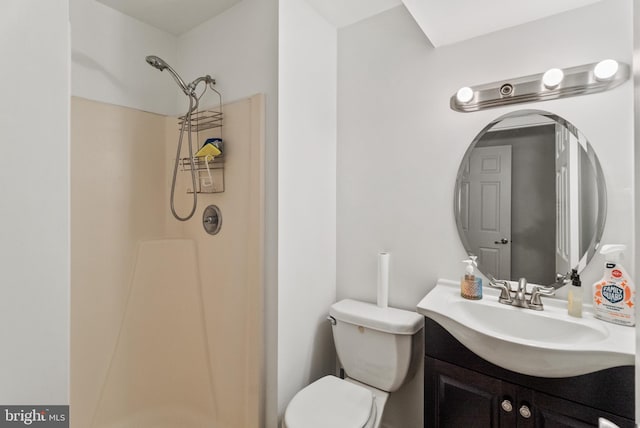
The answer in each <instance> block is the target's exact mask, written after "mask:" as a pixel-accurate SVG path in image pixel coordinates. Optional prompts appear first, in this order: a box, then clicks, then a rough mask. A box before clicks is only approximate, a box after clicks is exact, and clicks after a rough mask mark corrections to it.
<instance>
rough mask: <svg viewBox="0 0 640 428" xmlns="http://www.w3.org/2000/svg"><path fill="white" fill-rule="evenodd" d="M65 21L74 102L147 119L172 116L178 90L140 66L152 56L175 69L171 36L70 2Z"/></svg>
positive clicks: (90, 0) (90, 2)
mask: <svg viewBox="0 0 640 428" xmlns="http://www.w3.org/2000/svg"><path fill="white" fill-rule="evenodd" d="M70 18H71V37H72V43H71V45H72V46H71V58H72V73H71V93H72V94H73V95H74V96H77V97H82V98H88V99H91V100H95V101H102V102H105V103H109V104H116V105H121V106H125V107H132V108H137V109H140V110H144V111H149V112H153V113H160V114H173V113H174V112H175V111H176V105H175V94H177V93H179V91H180V90H179V89H178V86H177V85H176V84H175V83H174V82H173V79H172V78H171V77H170V76H169V73H168V72H166V71H165V72H162V73H161V72H160V71H158V70H156V69H154V68H152V67H151V66H149V65H148V64H147V63H146V62H145V60H144V59H145V57H146V56H147V55H157V56H159V57H161V58H162V59H164V60H165V61H167V62H168V63H169V65H171V66H172V67H173V68H176V64H175V62H176V50H177V39H176V37H175V36H173V35H171V34H169V33H167V32H165V31H162V30H158V29H157V28H154V27H152V26H150V25H148V24H145V23H143V22H141V21H138V20H136V19H134V18H131V17H129V16H127V15H124V14H123V13H121V12H119V11H117V10H115V9H112V8H110V7H107V6H105V5H103V4H102V3H98V2H96V1H94V0H70ZM178 72H180V71H179V70H178Z"/></svg>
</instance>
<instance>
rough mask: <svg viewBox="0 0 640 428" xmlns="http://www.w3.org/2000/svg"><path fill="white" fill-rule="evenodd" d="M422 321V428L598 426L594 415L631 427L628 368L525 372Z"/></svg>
mask: <svg viewBox="0 0 640 428" xmlns="http://www.w3.org/2000/svg"><path fill="white" fill-rule="evenodd" d="M425 321H426V326H425V341H426V343H425V351H426V354H427V355H426V356H425V384H424V388H425V391H424V399H425V415H424V416H425V425H424V426H425V428H427V427H428V428H436V427H437V428H493V427H496V428H497V427H501V428H511V427H513V428H516V427H517V428H529V427H531V428H533V427H535V428H542V427H546V428H560V427H563V428H564V427H576V428H577V427H580V428H583V427H597V426H598V418H599V417H605V418H607V419H608V420H610V421H611V422H614V423H616V424H617V425H619V426H620V427H621V428H626V427H629V428H633V427H634V426H635V424H634V422H633V414H634V386H633V382H634V368H633V367H616V368H614V369H608V370H603V371H601V372H597V373H594V374H588V375H583V376H575V377H570V378H562V379H549V378H537V377H533V376H526V375H522V374H519V373H514V372H511V371H509V370H505V369H502V368H500V367H497V366H495V365H493V364H491V363H489V362H488V361H486V360H484V359H482V358H480V357H478V356H477V355H475V354H473V353H472V352H471V351H469V350H468V349H467V348H465V347H464V346H463V345H462V344H461V343H460V342H458V341H457V340H456V339H455V338H453V336H451V335H450V334H449V333H448V332H447V331H446V330H445V329H444V328H442V327H441V326H440V325H438V324H437V323H436V322H434V321H433V320H430V319H428V318H427V319H426V320H425ZM629 376H630V378H629Z"/></svg>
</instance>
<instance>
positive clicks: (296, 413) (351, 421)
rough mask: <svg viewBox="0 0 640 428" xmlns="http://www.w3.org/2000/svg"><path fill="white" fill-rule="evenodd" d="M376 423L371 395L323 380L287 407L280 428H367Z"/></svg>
mask: <svg viewBox="0 0 640 428" xmlns="http://www.w3.org/2000/svg"><path fill="white" fill-rule="evenodd" d="M375 419H376V405H375V400H374V396H373V394H372V393H371V391H369V390H367V389H365V388H363V387H360V386H358V385H355V384H353V383H351V382H346V381H344V380H342V379H340V378H337V377H335V376H325V377H323V378H321V379H319V380H317V381H315V382H313V383H312V384H310V385H309V386H307V387H306V388H304V389H302V390H301V391H299V392H298V393H297V394H296V395H295V396H294V397H293V399H292V400H291V402H290V403H289V406H287V410H286V411H285V415H284V421H283V422H284V425H283V427H284V428H327V427H331V428H370V427H372V426H373V424H374V422H375Z"/></svg>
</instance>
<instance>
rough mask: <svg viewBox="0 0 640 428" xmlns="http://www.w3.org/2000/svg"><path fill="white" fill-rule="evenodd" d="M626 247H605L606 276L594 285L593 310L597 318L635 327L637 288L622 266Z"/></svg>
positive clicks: (602, 249)
mask: <svg viewBox="0 0 640 428" xmlns="http://www.w3.org/2000/svg"><path fill="white" fill-rule="evenodd" d="M625 248H626V247H625V246H624V245H603V246H602V248H601V249H600V254H602V255H604V256H605V260H606V262H605V265H604V276H603V277H602V279H601V280H600V281H597V282H596V283H595V284H593V310H594V312H595V315H596V317H597V318H600V319H601V320H604V321H608V322H612V323H615V324H621V325H629V326H632V325H635V323H636V319H635V307H634V306H635V300H636V288H635V286H634V285H633V281H632V279H631V277H629V274H628V273H627V271H626V270H625V269H624V268H623V267H622V265H621V264H620V260H622V253H623V252H624V250H625Z"/></svg>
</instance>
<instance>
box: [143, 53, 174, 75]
mask: <svg viewBox="0 0 640 428" xmlns="http://www.w3.org/2000/svg"><path fill="white" fill-rule="evenodd" d="M145 60H146V61H147V63H148V64H149V65H150V66H151V67H154V68H157V69H158V70H160V71H162V70H164V69H165V68H167V67H169V64H167V63H166V62H164V60H163V59H162V58H160V57H157V56H155V55H149V56H147V57H146V58H145Z"/></svg>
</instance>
